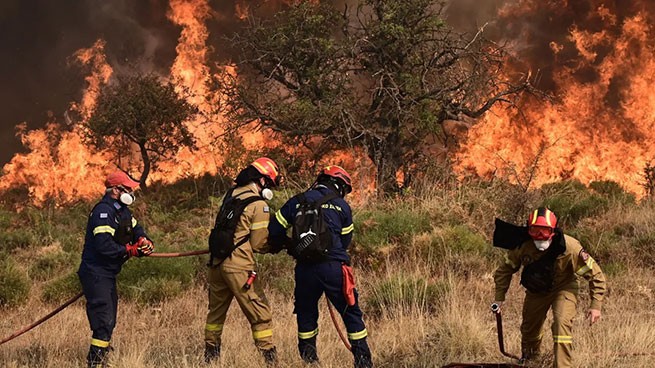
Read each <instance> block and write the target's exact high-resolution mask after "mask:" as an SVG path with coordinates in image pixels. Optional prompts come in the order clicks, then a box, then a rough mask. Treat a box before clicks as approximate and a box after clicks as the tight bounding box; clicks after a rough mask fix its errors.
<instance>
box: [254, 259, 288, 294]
mask: <svg viewBox="0 0 655 368" xmlns="http://www.w3.org/2000/svg"><path fill="white" fill-rule="evenodd" d="M255 259H256V260H257V267H258V270H257V272H258V275H259V276H258V278H259V277H261V278H260V279H259V280H261V281H262V282H263V283H264V288H266V289H269V288H273V289H275V290H276V291H278V292H280V293H282V294H285V295H293V288H294V285H295V282H294V275H293V269H294V267H295V261H294V259H293V258H292V257H291V256H289V255H287V254H286V252H284V251H283V252H281V253H279V254H276V255H270V254H265V255H264V254H256V255H255Z"/></svg>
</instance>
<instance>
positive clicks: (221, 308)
mask: <svg viewBox="0 0 655 368" xmlns="http://www.w3.org/2000/svg"><path fill="white" fill-rule="evenodd" d="M208 278H209V312H208V313H207V323H206V325H205V342H206V343H207V344H209V345H214V346H220V344H221V334H222V333H223V325H224V324H225V317H226V316H227V311H228V309H229V308H230V303H231V302H232V299H233V298H234V299H236V300H237V303H238V304H239V306H240V307H241V311H243V314H245V316H246V318H247V319H248V321H249V322H250V326H251V329H252V336H253V339H254V340H255V345H256V346H257V347H258V348H259V349H261V350H269V349H272V348H273V347H274V344H273V329H272V328H273V326H272V323H271V319H272V317H271V308H270V306H269V304H268V300H267V299H266V295H265V294H264V291H263V290H262V288H261V284H260V283H259V280H257V279H255V281H254V283H253V284H252V287H251V288H250V289H249V290H246V289H244V288H243V285H244V284H245V283H246V281H247V280H248V271H224V270H221V268H220V267H219V266H213V267H209V272H208Z"/></svg>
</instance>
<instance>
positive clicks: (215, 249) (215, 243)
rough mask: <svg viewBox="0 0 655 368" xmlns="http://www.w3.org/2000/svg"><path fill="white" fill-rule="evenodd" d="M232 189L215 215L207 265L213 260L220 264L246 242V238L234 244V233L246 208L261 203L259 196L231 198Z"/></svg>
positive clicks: (210, 235)
mask: <svg viewBox="0 0 655 368" xmlns="http://www.w3.org/2000/svg"><path fill="white" fill-rule="evenodd" d="M233 191H234V188H232V189H231V190H230V191H229V192H227V194H225V197H224V198H223V204H222V205H221V209H220V210H219V211H218V214H217V215H216V222H215V223H214V228H213V229H212V230H211V233H210V234H209V253H210V260H209V264H211V263H212V260H213V259H214V258H217V259H220V260H221V262H222V261H223V260H225V259H226V258H227V257H229V256H230V254H232V252H233V251H234V250H235V249H237V248H238V247H240V246H241V245H242V244H243V243H245V242H247V241H248V238H249V237H248V236H246V237H244V238H243V239H241V240H240V241H239V242H238V243H236V244H234V232H235V231H236V228H237V224H238V223H239V219H240V218H241V215H242V214H243V211H244V210H245V209H246V207H247V206H248V205H249V204H251V203H253V202H256V201H261V200H262V198H261V197H259V196H252V197H248V198H245V199H241V198H239V196H238V195H237V196H234V197H233V196H232V192H233Z"/></svg>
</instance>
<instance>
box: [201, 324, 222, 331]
mask: <svg viewBox="0 0 655 368" xmlns="http://www.w3.org/2000/svg"><path fill="white" fill-rule="evenodd" d="M205 330H206V331H210V332H216V331H222V330H223V325H222V324H220V323H207V324H206V325H205Z"/></svg>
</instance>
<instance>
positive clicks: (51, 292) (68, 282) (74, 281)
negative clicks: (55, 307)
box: [41, 272, 82, 303]
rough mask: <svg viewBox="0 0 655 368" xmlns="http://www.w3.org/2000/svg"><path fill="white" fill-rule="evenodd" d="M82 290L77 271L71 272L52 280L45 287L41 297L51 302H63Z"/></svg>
mask: <svg viewBox="0 0 655 368" xmlns="http://www.w3.org/2000/svg"><path fill="white" fill-rule="evenodd" d="M81 291H82V285H81V284H80V280H79V277H78V276H77V273H75V272H70V273H68V274H66V275H64V276H62V277H59V278H57V279H55V280H52V281H50V282H48V283H46V285H45V286H44V288H43V293H42V294H41V298H42V299H43V301H45V302H49V303H61V302H63V301H64V300H67V299H69V298H71V297H73V296H74V295H75V294H77V293H79V292H81Z"/></svg>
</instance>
